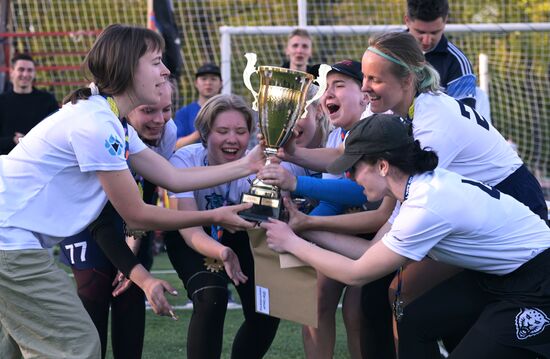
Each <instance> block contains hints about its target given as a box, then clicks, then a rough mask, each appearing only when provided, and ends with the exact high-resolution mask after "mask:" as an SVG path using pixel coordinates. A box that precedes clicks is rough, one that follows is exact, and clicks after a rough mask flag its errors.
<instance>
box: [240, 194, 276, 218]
mask: <svg viewBox="0 0 550 359" xmlns="http://www.w3.org/2000/svg"><path fill="white" fill-rule="evenodd" d="M241 203H253V205H252V207H250V208H249V209H246V210H244V211H241V212H239V216H240V217H241V218H244V219H246V220H247V221H252V222H264V221H267V219H268V218H275V219H280V216H281V207H282V201H281V198H270V197H265V196H261V195H257V194H252V193H243V194H242V196H241Z"/></svg>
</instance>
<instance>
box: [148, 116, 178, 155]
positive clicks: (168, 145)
mask: <svg viewBox="0 0 550 359" xmlns="http://www.w3.org/2000/svg"><path fill="white" fill-rule="evenodd" d="M177 132H178V128H177V126H176V124H175V123H174V121H173V120H172V119H170V120H169V121H168V122H166V125H164V133H163V134H162V137H161V138H160V143H159V145H158V146H149V148H150V149H151V150H153V151H155V152H156V153H158V154H159V155H161V156H162V157H164V158H166V159H169V158H170V156H172V154H173V153H174V149H175V148H176V141H177V140H178V135H177Z"/></svg>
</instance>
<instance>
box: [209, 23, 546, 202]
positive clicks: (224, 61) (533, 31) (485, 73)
mask: <svg viewBox="0 0 550 359" xmlns="http://www.w3.org/2000/svg"><path fill="white" fill-rule="evenodd" d="M295 28H296V26H233V27H231V26H222V27H220V28H219V33H220V50H221V53H220V56H221V68H222V76H223V79H224V89H223V92H224V93H236V94H239V95H243V96H246V97H247V98H248V97H249V96H250V95H249V94H248V93H247V92H248V91H246V89H245V88H244V86H243V83H242V71H243V69H244V67H245V66H246V60H245V58H244V54H245V53H246V52H255V53H256V54H257V55H258V64H257V65H274V66H279V65H281V64H282V63H283V61H284V46H285V45H286V37H287V35H288V34H289V33H290V32H291V31H292V30H294V29H295ZM301 28H304V29H306V30H307V31H308V32H309V33H310V34H311V35H312V37H313V52H314V55H313V59H312V62H313V63H329V64H330V63H334V62H337V61H340V60H343V59H347V58H351V59H356V60H360V59H361V56H362V54H363V52H364V51H365V48H366V47H367V43H368V38H369V36H370V35H372V34H373V33H379V32H386V31H402V30H404V29H405V27H404V26H403V25H372V26H369V25H367V26H342V25H339V26H303V27H301ZM445 33H446V36H447V37H448V38H449V39H450V40H451V41H452V42H453V43H454V44H455V45H457V46H458V47H459V48H460V49H462V51H464V53H465V54H466V55H467V56H468V57H469V59H470V61H471V62H472V65H473V66H474V69H475V71H476V75H478V85H479V86H480V87H481V88H483V89H484V90H486V92H487V93H488V95H489V98H490V105H491V117H492V120H493V124H494V125H495V127H497V128H498V129H499V131H500V132H501V133H502V134H503V135H504V136H505V137H506V138H507V139H509V141H510V142H513V143H514V144H515V145H516V146H517V148H518V151H519V152H520V154H521V156H522V158H523V160H524V161H525V162H526V163H527V164H528V166H529V167H530V168H531V170H533V171H534V172H536V173H537V176H538V178H539V180H540V181H541V183H543V186H545V183H547V182H545V181H547V178H548V177H549V176H550V141H548V139H549V138H550V103H549V100H550V96H549V95H550V92H549V86H548V84H549V72H550V48H549V47H548V44H549V43H550V23H495V24H448V25H447V26H446V29H445ZM480 55H481V56H480ZM480 59H481V60H480ZM547 190H548V191H550V188H549V189H547ZM548 194H549V195H550V193H548Z"/></svg>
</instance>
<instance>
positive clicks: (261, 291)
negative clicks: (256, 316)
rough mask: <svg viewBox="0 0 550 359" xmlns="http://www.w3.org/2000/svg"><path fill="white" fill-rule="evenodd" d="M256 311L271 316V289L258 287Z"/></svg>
mask: <svg viewBox="0 0 550 359" xmlns="http://www.w3.org/2000/svg"><path fill="white" fill-rule="evenodd" d="M256 311H257V312H258V313H263V314H269V288H264V287H260V286H259V285H257V286H256Z"/></svg>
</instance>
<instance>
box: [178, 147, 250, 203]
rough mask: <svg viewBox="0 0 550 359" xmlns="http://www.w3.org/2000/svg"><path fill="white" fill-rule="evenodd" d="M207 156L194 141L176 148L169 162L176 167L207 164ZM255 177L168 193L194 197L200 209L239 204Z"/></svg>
mask: <svg viewBox="0 0 550 359" xmlns="http://www.w3.org/2000/svg"><path fill="white" fill-rule="evenodd" d="M207 156H208V151H207V150H206V148H204V146H203V145H202V143H194V144H192V145H189V146H185V147H182V148H180V149H179V150H177V151H176V152H175V153H174V154H173V155H172V157H171V158H170V163H172V165H173V166H174V167H177V168H190V167H200V166H206V165H207V164H208V158H207ZM255 178H256V176H255V175H249V176H248V177H244V178H239V179H236V180H233V181H231V182H227V183H222V184H220V185H218V186H215V187H211V188H205V189H199V190H195V191H189V192H183V193H170V195H171V196H172V197H176V198H195V200H196V202H197V207H198V209H199V210H201V211H203V210H208V209H214V208H218V207H221V206H223V205H224V203H226V204H227V205H232V204H239V203H240V202H241V194H242V193H243V192H248V190H249V189H250V184H251V183H252V181H253V180H254V179H255ZM249 181H250V182H249Z"/></svg>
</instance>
